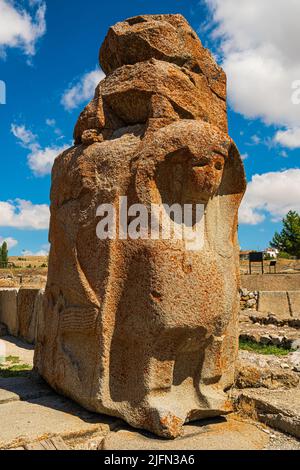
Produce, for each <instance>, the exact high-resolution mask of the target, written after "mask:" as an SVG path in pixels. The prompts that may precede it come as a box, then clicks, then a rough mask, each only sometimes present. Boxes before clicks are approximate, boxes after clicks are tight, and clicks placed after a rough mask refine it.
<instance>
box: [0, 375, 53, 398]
mask: <svg viewBox="0 0 300 470" xmlns="http://www.w3.org/2000/svg"><path fill="white" fill-rule="evenodd" d="M50 393H51V389H50V388H49V387H48V386H47V385H46V384H45V383H40V382H37V381H34V380H32V379H30V378H29V377H17V378H15V377H14V378H6V379H3V378H0V404H3V403H9V402H12V401H18V400H32V399H34V398H39V397H42V396H45V395H49V394H50Z"/></svg>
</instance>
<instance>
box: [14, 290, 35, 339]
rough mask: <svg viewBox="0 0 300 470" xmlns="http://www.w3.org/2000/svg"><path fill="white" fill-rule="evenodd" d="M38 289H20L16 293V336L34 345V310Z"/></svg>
mask: <svg viewBox="0 0 300 470" xmlns="http://www.w3.org/2000/svg"><path fill="white" fill-rule="evenodd" d="M38 295H39V289H28V288H26V289H20V290H19V292H18V321H19V332H18V336H20V338H22V339H24V340H25V341H27V342H28V343H34V340H35V335H36V333H35V330H36V313H37V310H36V308H35V305H36V301H37V297H38Z"/></svg>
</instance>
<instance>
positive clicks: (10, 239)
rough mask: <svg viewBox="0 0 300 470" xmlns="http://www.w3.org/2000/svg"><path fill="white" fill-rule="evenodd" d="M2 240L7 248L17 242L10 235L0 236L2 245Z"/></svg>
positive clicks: (12, 246)
mask: <svg viewBox="0 0 300 470" xmlns="http://www.w3.org/2000/svg"><path fill="white" fill-rule="evenodd" d="M3 242H6V243H7V247H8V249H9V250H10V249H11V248H14V247H15V246H16V245H17V244H18V240H15V239H14V238H12V237H0V245H2V243H3Z"/></svg>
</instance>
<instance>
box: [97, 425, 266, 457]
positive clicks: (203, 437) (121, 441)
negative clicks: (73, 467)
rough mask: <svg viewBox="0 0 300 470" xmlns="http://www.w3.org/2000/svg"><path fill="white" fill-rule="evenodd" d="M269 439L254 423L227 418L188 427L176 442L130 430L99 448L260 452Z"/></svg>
mask: <svg viewBox="0 0 300 470" xmlns="http://www.w3.org/2000/svg"><path fill="white" fill-rule="evenodd" d="M268 441H269V437H268V436H267V434H266V433H264V432H263V431H261V430H259V429H257V427H256V426H255V425H254V424H251V423H244V422H242V421H238V420H235V419H234V418H229V419H227V420H220V421H219V422H218V420H216V421H215V422H214V421H211V422H204V423H203V424H202V423H197V424H193V425H187V426H184V428H183V435H182V437H181V438H179V439H176V440H175V441H165V440H162V439H153V436H147V435H145V434H140V433H137V432H134V431H132V430H125V429H124V430H120V431H117V432H112V433H109V434H107V436H106V437H105V438H104V440H103V441H102V443H101V449H102V450H106V451H110V450H136V449H139V450H148V451H150V450H154V451H158V450H161V451H166V450H259V449H263V448H264V447H265V446H267V444H268Z"/></svg>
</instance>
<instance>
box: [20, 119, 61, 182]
mask: <svg viewBox="0 0 300 470" xmlns="http://www.w3.org/2000/svg"><path fill="white" fill-rule="evenodd" d="M11 132H12V133H13V134H14V136H15V137H16V138H17V139H18V140H19V143H20V144H21V145H22V147H25V148H27V149H28V150H30V153H29V154H28V157H27V162H28V166H29V168H30V169H31V170H32V171H33V173H34V175H35V176H45V175H48V174H49V173H51V169H52V166H53V162H54V160H55V158H56V157H57V156H58V155H59V154H60V153H61V152H63V151H64V150H66V149H67V148H68V145H61V146H58V145H52V146H47V147H44V148H43V147H42V146H41V145H40V144H39V142H38V140H37V136H36V135H35V134H33V133H32V132H31V131H30V130H28V129H26V127H25V126H24V125H21V126H17V125H16V124H12V126H11Z"/></svg>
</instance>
